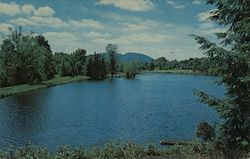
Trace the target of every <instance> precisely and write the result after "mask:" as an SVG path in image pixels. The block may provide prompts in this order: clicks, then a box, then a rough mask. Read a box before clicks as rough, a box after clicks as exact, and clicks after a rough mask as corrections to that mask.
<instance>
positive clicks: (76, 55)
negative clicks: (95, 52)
mask: <svg viewBox="0 0 250 159" xmlns="http://www.w3.org/2000/svg"><path fill="white" fill-rule="evenodd" d="M86 54H87V52H86V50H84V49H80V48H79V49H77V50H76V51H74V52H73V53H72V54H65V53H55V55H54V59H55V63H56V71H57V73H58V74H59V75H61V76H77V75H85V74H86V60H87V56H86Z"/></svg>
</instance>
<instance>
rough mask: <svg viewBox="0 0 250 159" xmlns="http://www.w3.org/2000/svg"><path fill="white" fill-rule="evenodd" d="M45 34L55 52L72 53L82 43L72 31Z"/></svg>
mask: <svg viewBox="0 0 250 159" xmlns="http://www.w3.org/2000/svg"><path fill="white" fill-rule="evenodd" d="M43 36H44V37H45V38H46V39H47V40H48V42H49V44H50V46H51V48H52V50H53V51H55V52H61V51H63V52H66V53H71V52H72V51H74V50H76V49H77V48H80V47H81V45H82V44H81V42H80V39H79V38H78V37H77V36H75V35H74V34H73V33H70V32H46V33H43Z"/></svg>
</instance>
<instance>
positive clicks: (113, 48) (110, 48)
mask: <svg viewBox="0 0 250 159" xmlns="http://www.w3.org/2000/svg"><path fill="white" fill-rule="evenodd" d="M105 49H106V52H107V53H108V54H109V65H110V66H109V69H110V74H111V77H112V78H113V75H114V74H115V73H116V71H117V70H116V64H117V57H116V54H117V50H118V45H116V44H108V45H107V46H106V48H105Z"/></svg>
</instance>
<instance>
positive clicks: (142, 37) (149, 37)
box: [118, 33, 174, 43]
mask: <svg viewBox="0 0 250 159" xmlns="http://www.w3.org/2000/svg"><path fill="white" fill-rule="evenodd" d="M168 39H174V37H173V36H168V35H161V34H151V33H140V34H136V33H134V34H130V35H124V36H122V37H120V38H119V39H118V40H120V41H121V40H122V41H129V42H139V43H157V42H163V41H165V40H168Z"/></svg>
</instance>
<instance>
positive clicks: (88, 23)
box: [69, 19, 104, 29]
mask: <svg viewBox="0 0 250 159" xmlns="http://www.w3.org/2000/svg"><path fill="white" fill-rule="evenodd" d="M69 24H70V25H71V26H72V27H74V28H85V27H90V28H97V29H101V28H104V24H103V23H101V22H99V21H96V20H93V19H81V20H78V21H77V20H70V21H69Z"/></svg>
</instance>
